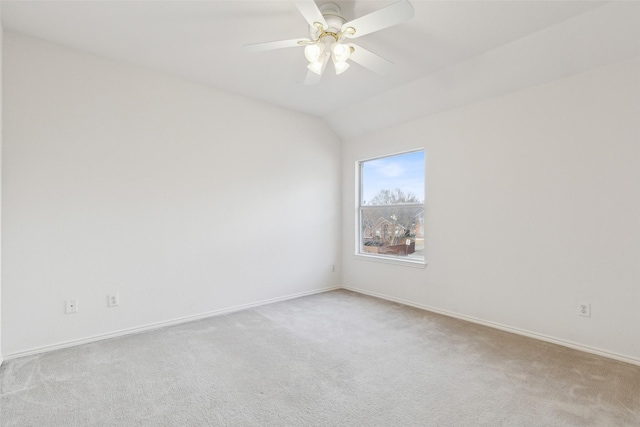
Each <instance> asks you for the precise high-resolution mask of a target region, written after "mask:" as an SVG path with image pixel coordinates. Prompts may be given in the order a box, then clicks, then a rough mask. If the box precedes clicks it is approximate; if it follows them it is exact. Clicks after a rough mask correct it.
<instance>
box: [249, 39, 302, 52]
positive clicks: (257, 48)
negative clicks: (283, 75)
mask: <svg viewBox="0 0 640 427" xmlns="http://www.w3.org/2000/svg"><path fill="white" fill-rule="evenodd" d="M307 42H309V43H310V42H311V40H309V39H291V40H279V41H275V42H266V43H254V44H247V45H245V46H244V50H245V51H247V52H262V51H265V50H273V49H282V48H285V47H297V46H304V45H306V44H307Z"/></svg>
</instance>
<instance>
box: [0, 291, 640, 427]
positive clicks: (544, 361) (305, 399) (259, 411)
mask: <svg viewBox="0 0 640 427" xmlns="http://www.w3.org/2000/svg"><path fill="white" fill-rule="evenodd" d="M0 404H1V406H0V411H1V413H0V420H1V425H2V426H4V427H9V426H20V427H26V426H38V427H40V426H47V427H56V426H83V427H85V426H154V427H158V426H638V425H640V367H638V366H634V365H630V364H626V363H622V362H616V361H613V360H609V359H606V358H603V357H599V356H595V355H591V354H587V353H582V352H579V351H575V350H571V349H568V348H564V347H560V346H557V345H553V344H549V343H545V342H540V341H537V340H534V339H530V338H526V337H522V336H518V335H513V334H510V333H507V332H502V331H498V330H494V329H491V328H487V327H483V326H480V325H475V324H472V323H468V322H464V321H461V320H456V319H452V318H448V317H445V316H441V315H438V314H434V313H430V312H426V311H422V310H418V309H414V308H411V307H406V306H403V305H400V304H395V303H392V302H388V301H383V300H379V299H376V298H371V297H368V296H364V295H360V294H356V293H352V292H348V291H345V290H339V291H333V292H327V293H323V294H317V295H313V296H308V297H303V298H298V299H295V300H289V301H284V302H279V303H275V304H270V305H266V306H261V307H258V308H253V309H248V310H244V311H240V312H235V313H231V314H227V315H222V316H217V317H211V318H208V319H205V320H200V321H194V322H190V323H185V324H181V325H178V326H172V327H167V328H163V329H158V330H155V331H151V332H145V333H140V334H136V335H129V336H125V337H121V338H116V339H111V340H107V341H100V342H96V343H91V344H86V345H81V346H77V347H73V348H68V349H63V350H58V351H53V352H49V353H45V354H41V355H35V356H29V357H23V358H20V359H14V360H10V361H7V362H5V363H4V364H3V365H2V368H1V369H0Z"/></svg>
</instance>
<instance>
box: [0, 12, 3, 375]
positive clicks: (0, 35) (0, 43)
mask: <svg viewBox="0 0 640 427" xmlns="http://www.w3.org/2000/svg"><path fill="white" fill-rule="evenodd" d="M1 12H2V8H1V7H0V242H2V219H1V218H2V56H3V50H4V49H3V46H4V42H3V34H4V30H3V29H2V13H1ZM3 360H4V358H3V357H2V245H0V365H2V361H3Z"/></svg>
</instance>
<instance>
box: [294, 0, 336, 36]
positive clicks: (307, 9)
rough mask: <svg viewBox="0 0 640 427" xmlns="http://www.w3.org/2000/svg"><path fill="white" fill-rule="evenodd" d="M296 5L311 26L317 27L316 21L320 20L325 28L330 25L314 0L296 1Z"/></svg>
mask: <svg viewBox="0 0 640 427" xmlns="http://www.w3.org/2000/svg"><path fill="white" fill-rule="evenodd" d="M296 7H297V8H298V10H299V11H300V13H301V14H302V16H304V19H306V20H307V22H308V23H309V25H310V26H312V27H315V25H314V24H315V23H316V22H319V23H320V24H322V28H324V29H325V30H326V29H327V28H328V27H329V26H328V25H327V21H325V20H324V16H322V12H320V9H318V6H317V5H316V2H315V1H313V0H301V1H297V2H296Z"/></svg>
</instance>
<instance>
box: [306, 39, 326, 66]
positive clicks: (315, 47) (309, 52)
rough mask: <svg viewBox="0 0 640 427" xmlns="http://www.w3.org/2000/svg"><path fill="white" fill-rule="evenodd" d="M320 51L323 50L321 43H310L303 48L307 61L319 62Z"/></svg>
mask: <svg viewBox="0 0 640 427" xmlns="http://www.w3.org/2000/svg"><path fill="white" fill-rule="evenodd" d="M322 52H324V45H323V44H320V43H316V44H310V45H308V46H307V47H305V48H304V57H305V58H307V61H309V62H312V63H313V62H319V59H320V55H322Z"/></svg>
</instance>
